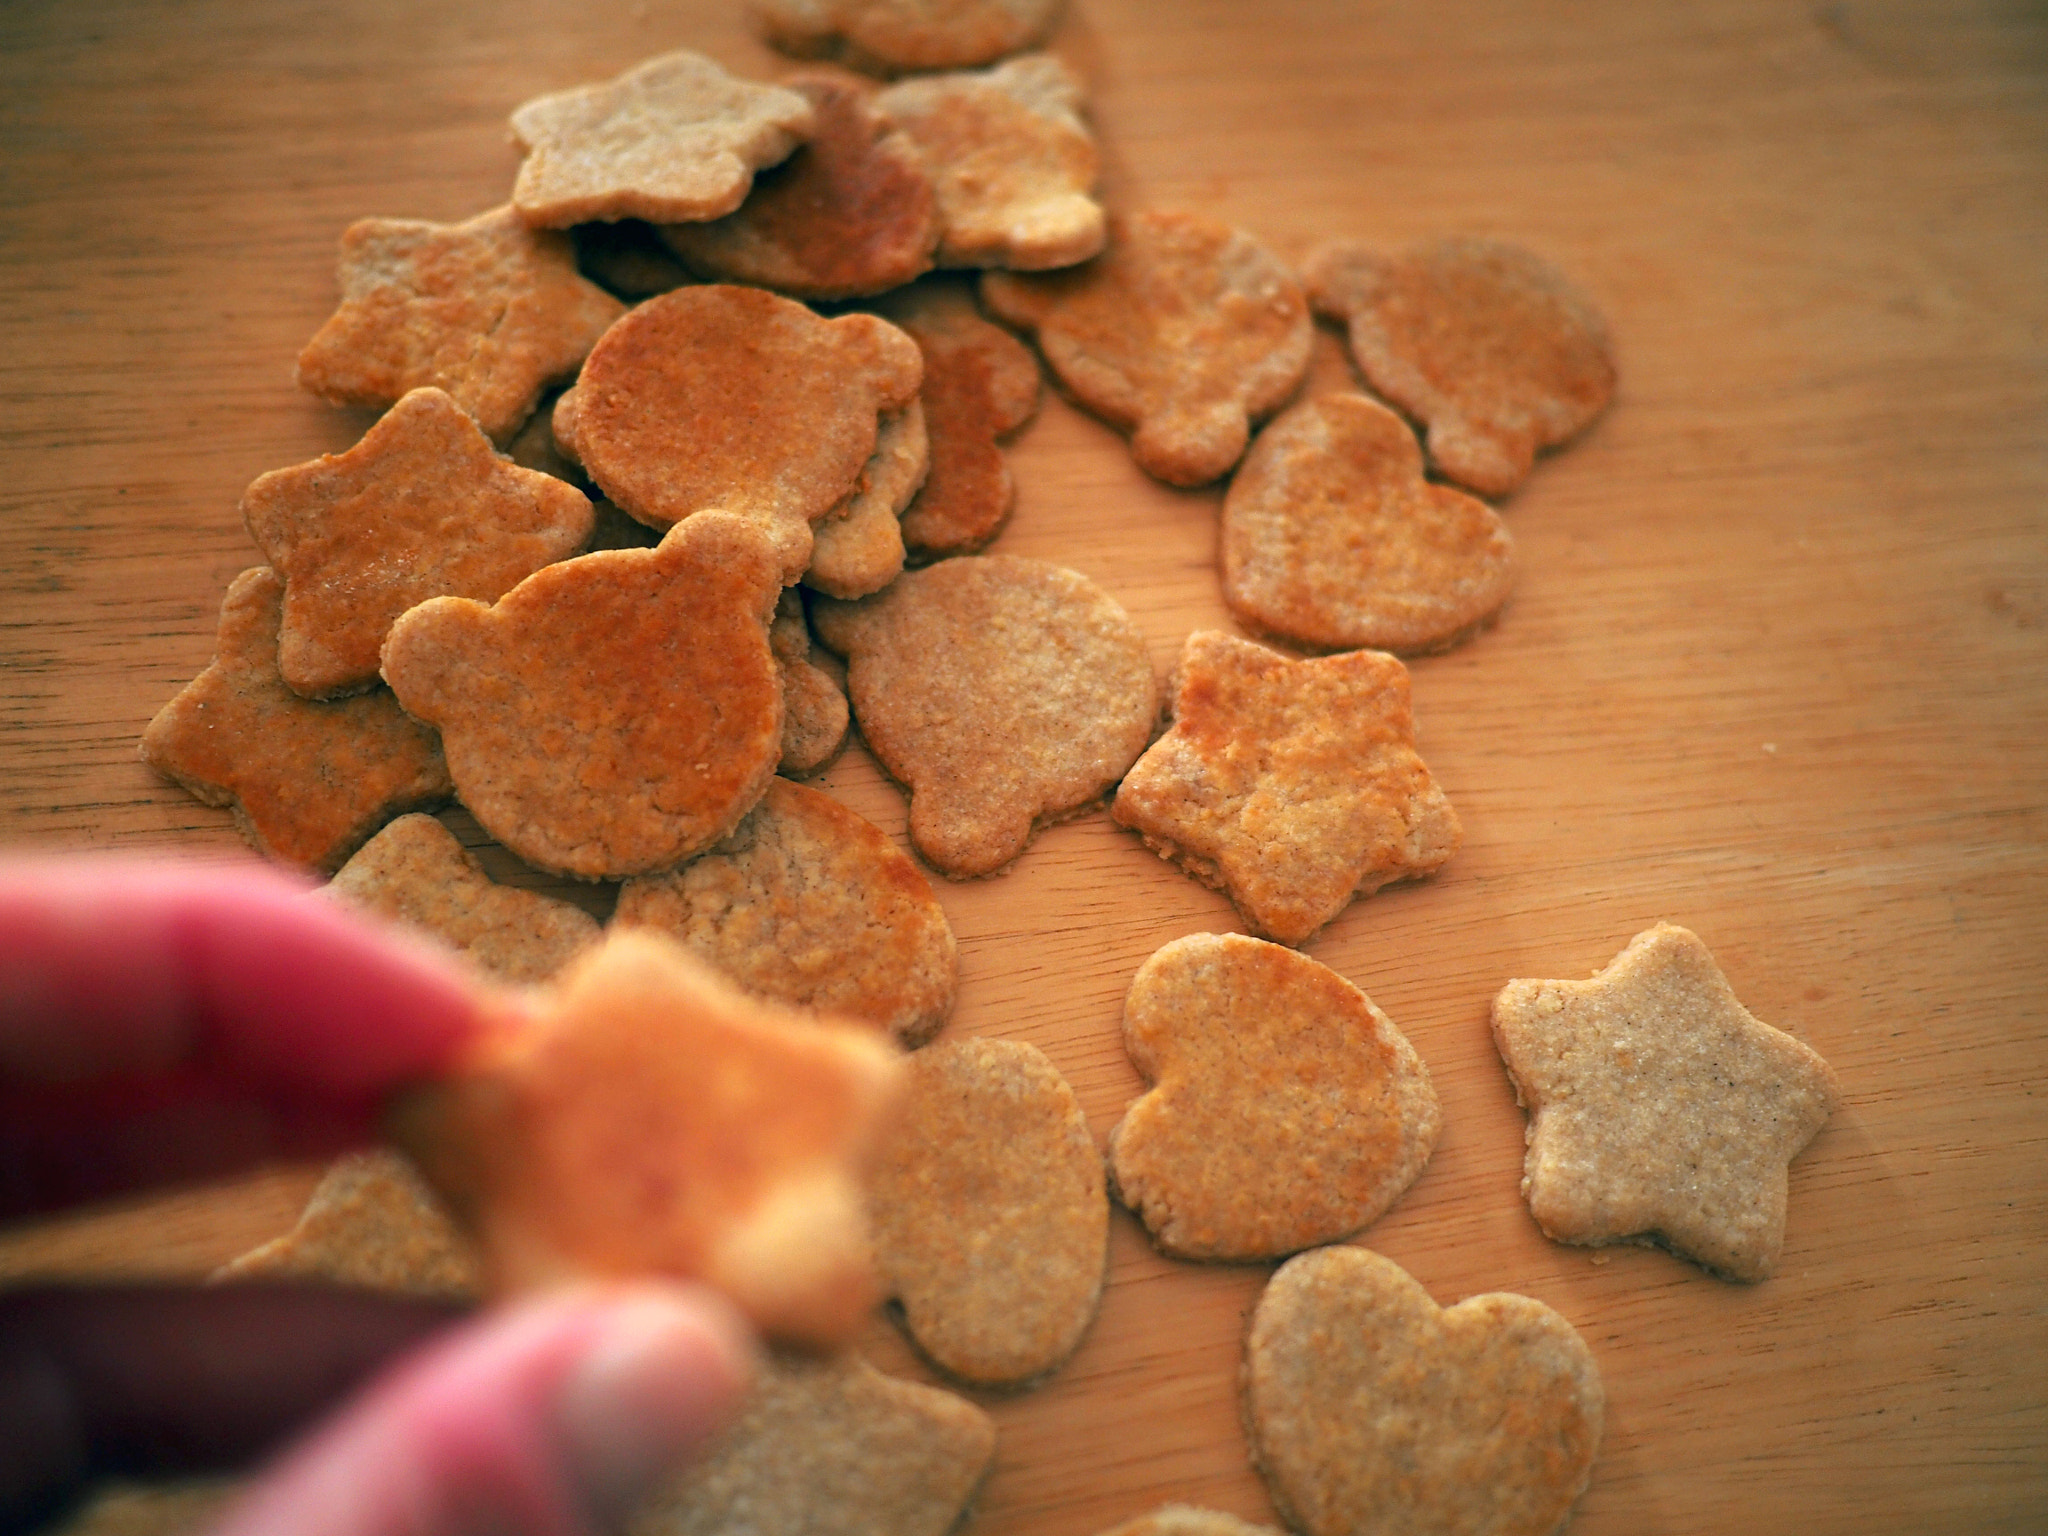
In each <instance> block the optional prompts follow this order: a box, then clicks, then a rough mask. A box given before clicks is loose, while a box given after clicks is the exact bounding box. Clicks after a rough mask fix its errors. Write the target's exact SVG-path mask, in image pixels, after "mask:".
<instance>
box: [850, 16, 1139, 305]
mask: <svg viewBox="0 0 2048 1536" xmlns="http://www.w3.org/2000/svg"><path fill="white" fill-rule="evenodd" d="M876 105H877V106H878V107H880V108H881V110H882V111H883V112H885V113H886V114H887V115H888V116H889V118H890V119H891V120H892V121H894V122H895V123H896V124H897V126H898V127H900V128H901V129H902V130H903V131H904V133H906V134H907V135H909V137H910V139H911V140H912V142H913V143H915V144H916V145H917V147H918V149H919V151H920V152H921V153H922V154H923V156H924V159H925V161H926V163H927V164H928V165H929V166H930V167H931V171H932V175H933V176H934V178H935V179H936V184H937V193H938V209H939V224H940V230H941V233H940V236H939V249H938V264H939V265H940V266H942V267H1009V268H1013V269H1015V270H1018V271H1025V272H1038V271H1044V270H1046V269H1049V268H1053V267H1068V266H1072V265H1073V264H1074V263H1075V262H1077V261H1086V260H1087V259H1088V258H1089V257H1090V256H1093V255H1094V254H1095V253H1096V252H1098V251H1100V250H1101V249H1102V244H1103V241H1104V239H1105V238H1106V235H1107V229H1108V226H1107V225H1106V223H1105V221H1104V218H1103V213H1102V205H1101V204H1100V203H1098V202H1096V201H1095V197H1094V191H1095V176H1096V169H1097V156H1096V151H1095V138H1094V135H1093V134H1091V133H1090V132H1089V130H1088V125H1087V123H1086V122H1084V121H1083V120H1082V117H1081V84H1080V82H1079V81H1078V80H1076V79H1075V78H1074V77H1073V75H1072V74H1071V73H1069V72H1068V70H1067V67H1066V66H1065V65H1064V64H1062V63H1060V61H1059V60H1058V59H1055V58H1053V57H1051V56H1050V55H1048V54H1033V55H1031V56H1030V57H1028V58H1022V59H1012V60H1010V62H1009V63H1007V64H1003V65H999V66H998V67H996V68H995V69H990V70H984V71H978V72H973V71H970V72H963V73H960V74H949V75H932V76H928V77H926V78H923V79H918V80H906V81H903V82H901V83H900V84H897V85H892V86H890V87H889V89H887V90H886V91H884V92H882V93H881V95H880V96H879V97H878V98H877V99H876Z"/></svg>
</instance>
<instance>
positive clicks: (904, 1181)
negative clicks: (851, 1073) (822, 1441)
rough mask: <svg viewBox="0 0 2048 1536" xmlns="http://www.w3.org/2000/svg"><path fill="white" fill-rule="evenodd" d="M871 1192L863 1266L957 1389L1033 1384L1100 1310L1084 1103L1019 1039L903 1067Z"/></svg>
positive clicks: (1102, 1252) (1099, 1200)
mask: <svg viewBox="0 0 2048 1536" xmlns="http://www.w3.org/2000/svg"><path fill="white" fill-rule="evenodd" d="M904 1077H905V1082H906V1086H905V1089H904V1097H903V1107H902V1110H901V1112H900V1114H899V1116H898V1118H897V1121H896V1124H895V1126H894V1128H893V1129H892V1130H891V1131H890V1132H889V1134H887V1135H886V1136H884V1137H883V1139H882V1143H881V1146H880V1148H879V1150H878V1151H877V1153H876V1157H875V1165H874V1172H873V1174H872V1175H871V1176H870V1181H869V1186H868V1187H869V1210H870V1213H871V1215H872V1218H873V1221H874V1229H875V1267H876V1269H877V1271H878V1272H879V1275H880V1279H881V1283H882V1287H883V1289H884V1290H886V1291H888V1292H889V1293H890V1294H891V1295H893V1296H895V1297H896V1298H897V1299H898V1300H899V1301H900V1302H901V1303H902V1305H903V1317H904V1324H905V1326H906V1327H907V1328H908V1329H909V1330H910V1336H911V1337H912V1338H914V1339H915V1340H917V1343H918V1345H919V1347H920V1348H921V1349H923V1350H924V1352H925V1354H926V1355H928V1356H930V1358H931V1359H932V1360H933V1361H934V1362H935V1363H936V1364H938V1365H939V1366H940V1367H941V1368H943V1369H944V1370H947V1371H950V1372H951V1373H952V1374H953V1375H955V1376H958V1377H960V1378H961V1379H963V1380H966V1381H973V1382H982V1383H991V1384H1001V1383H1015V1382H1022V1381H1029V1380H1031V1379H1032V1378H1034V1377H1038V1376H1042V1375H1044V1374H1045V1373H1046V1372H1047V1371H1050V1370H1052V1369H1053V1368H1054V1367H1055V1366H1057V1365H1059V1364H1060V1363H1061V1362H1062V1361H1063V1360H1065V1359H1066V1358H1067V1356H1068V1355H1070V1354H1072V1353H1073V1351H1074V1347H1075V1346H1076V1345H1077V1344H1079V1343H1080V1341H1081V1335H1082V1333H1083V1332H1085V1331H1086V1329H1087V1327H1088V1324H1089V1321H1090V1320H1091V1319H1092V1318H1093V1317H1094V1316H1095V1308H1096V1303H1097V1302H1098V1300H1099V1299H1100V1298H1101V1295H1102V1279H1103V1270H1104V1267H1105V1264H1106V1262H1107V1258H1108V1243H1109V1199H1108V1195H1107V1193H1106V1192H1105V1190H1104V1187H1103V1175H1102V1159H1101V1157H1100V1156H1098V1155H1097V1153H1096V1150H1095V1141H1094V1138H1092V1137H1091V1136H1090V1135H1089V1134H1088V1122H1087V1119H1086V1117H1085V1116H1084V1115H1083V1114H1082V1112H1081V1102H1080V1100H1079V1099H1077V1098H1076V1097H1075V1096H1074V1090H1073V1089H1072V1088H1070V1087H1068V1086H1067V1081H1066V1079H1065V1078H1063V1077H1061V1076H1060V1074H1059V1069H1058V1068H1056V1067H1055V1066H1053V1064H1052V1062H1051V1061H1050V1060H1048V1059H1047V1057H1046V1055H1045V1053H1044V1052H1043V1051H1041V1050H1039V1049H1038V1048H1037V1047H1036V1046H1033V1045H1027V1044H1025V1043H1024V1042H1023V1041H1021V1040H946V1041H940V1042H939V1043H938V1044H936V1045H932V1046H928V1047H926V1048H925V1049H924V1050H922V1051H919V1052H918V1053H917V1054H916V1055H915V1056H912V1057H911V1058H910V1059H909V1060H908V1061H907V1062H906V1063H905V1064H904Z"/></svg>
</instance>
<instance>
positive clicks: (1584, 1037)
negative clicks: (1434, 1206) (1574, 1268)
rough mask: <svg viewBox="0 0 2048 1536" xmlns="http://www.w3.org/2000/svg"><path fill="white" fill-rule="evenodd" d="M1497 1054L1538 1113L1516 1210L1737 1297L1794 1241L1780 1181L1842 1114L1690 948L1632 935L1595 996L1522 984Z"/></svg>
mask: <svg viewBox="0 0 2048 1536" xmlns="http://www.w3.org/2000/svg"><path fill="white" fill-rule="evenodd" d="M1493 1038H1494V1043H1495V1044H1496V1045H1497V1046H1498V1047H1499V1048H1500V1054H1501V1060H1502V1061H1504V1062H1505V1063H1506V1064H1507V1069H1508V1075H1509V1076H1510V1077H1511V1078H1512V1079H1513V1080H1514V1084H1515V1098H1516V1100H1517V1101H1518V1102H1519V1103H1520V1104H1521V1105H1522V1106H1523V1107H1524V1108H1526V1109H1527V1110H1528V1111H1529V1133H1528V1135H1529V1152H1528V1158H1527V1161H1526V1162H1525V1163H1524V1165H1523V1173H1522V1195H1523V1197H1524V1198H1525V1199H1526V1200H1527V1201H1528V1202H1529V1209H1530V1211H1531V1213H1532V1214H1533V1215H1534V1216H1535V1218H1536V1223H1537V1225H1538V1226H1540V1227H1542V1229H1543V1230H1544V1232H1545V1234H1547V1235H1548V1236H1550V1237H1552V1238H1555V1239H1556V1240H1558V1241H1559V1242H1566V1243H1593V1244H1599V1243H1613V1242H1626V1241H1629V1240H1631V1239H1635V1240H1642V1239H1654V1240H1655V1241H1657V1242H1659V1243H1662V1244H1663V1245H1665V1246H1666V1247H1669V1248H1672V1249H1674V1250H1676V1251H1677V1252H1679V1253H1682V1254H1684V1255H1685V1256H1686V1257H1687V1258H1690V1259H1692V1260H1694V1261H1696V1262H1697V1263H1699V1264H1702V1265H1704V1266H1705V1267H1706V1268H1708V1269H1710V1270H1712V1271H1714V1272H1715V1273H1716V1274H1719V1275H1722V1276H1725V1277H1726V1278H1728V1279H1730V1280H1751V1281H1754V1280H1762V1279H1765V1278H1766V1277H1768V1276H1769V1275H1770V1273H1771V1271H1772V1270H1773V1269H1775V1268H1776V1267H1777V1263H1778V1256H1779V1253H1780V1251H1781V1250H1782V1248H1783V1246H1784V1241H1785V1199H1786V1184H1787V1167H1788V1165H1789V1164H1790V1163H1791V1161H1792V1159H1793V1158H1795V1157H1797V1156H1798V1155H1799V1153H1800V1151H1801V1149H1803V1148H1804V1147H1805V1146H1806V1144H1807V1143H1808V1142H1809V1141H1811V1140H1812V1139H1813V1137H1814V1135H1815V1134H1816V1133H1817V1132H1818V1131H1819V1130H1820V1128H1821V1126H1822V1125H1823V1124H1825V1123H1826V1121H1827V1118H1828V1116H1829V1115H1830V1114H1832V1113H1833V1112H1834V1109H1835V1106H1836V1104H1837V1103H1838V1102H1839V1101H1840V1097H1841V1092H1840V1088H1839V1086H1838V1084H1837V1082H1836V1079H1835V1074H1834V1072H1833V1070H1832V1069H1831V1068H1830V1067H1829V1066H1828V1064H1827V1063H1826V1062H1825V1061H1823V1060H1822V1059H1821V1058H1820V1056H1819V1054H1818V1053H1816V1052H1815V1051H1814V1050H1813V1049H1812V1048H1811V1047H1810V1046H1807V1045H1804V1044H1802V1043H1801V1042H1800V1041H1798V1040H1795V1039H1793V1038H1792V1036H1790V1035H1788V1034H1786V1033H1784V1032H1783V1031H1782V1030H1777V1029H1773V1028H1771V1026H1770V1025H1768V1024H1765V1023H1762V1022H1760V1021H1759V1020H1757V1019H1756V1018H1754V1017H1752V1016H1751V1015H1750V1013H1749V1011H1748V1010H1747V1009H1746V1008H1744V1007H1743V1006H1742V1004H1741V1003H1739V1002H1737V1001H1736V999H1735V993H1734V991H1733V989H1731V988H1730V987H1729V985H1728V979H1727V977H1725V976H1723V975H1722V974H1721V968H1720V967H1719V966H1718V965H1716V964H1715V963H1714V957H1713V955H1712V954H1710V953H1709V952H1708V950H1707V946H1706V945H1705V944H1703V943H1702V942H1701V941H1700V938H1699V936H1698V935H1697V934H1694V933H1691V932H1689V931H1687V930H1686V929H1684V928H1679V927H1676V926H1674V925H1672V924H1670V923H1659V924H1658V925H1657V926H1656V927H1654V928H1651V929H1648V930H1647V931H1645V932H1643V933H1639V934H1637V935H1636V936H1635V938H1634V939H1632V940H1631V941H1630V942H1629V945H1628V947H1627V948H1626V949H1624V950H1623V951H1622V952H1621V953H1620V954H1619V955H1617V956H1615V958H1614V959H1613V960H1612V961H1611V962H1609V964H1608V965H1607V968H1606V969H1605V970H1603V971H1600V972H1599V973H1598V974H1596V975H1595V976H1594V977H1593V979H1592V980H1590V981H1511V982H1509V983H1508V984H1507V985H1506V986H1505V987H1503V988H1502V989H1501V991H1500V995H1499V996H1497V997H1496V998H1495V999H1494V1000H1493Z"/></svg>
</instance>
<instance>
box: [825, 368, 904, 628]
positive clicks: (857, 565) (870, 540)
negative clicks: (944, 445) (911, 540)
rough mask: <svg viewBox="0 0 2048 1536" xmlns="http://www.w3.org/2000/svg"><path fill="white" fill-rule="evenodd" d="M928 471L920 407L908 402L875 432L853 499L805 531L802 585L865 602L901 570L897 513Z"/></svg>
mask: <svg viewBox="0 0 2048 1536" xmlns="http://www.w3.org/2000/svg"><path fill="white" fill-rule="evenodd" d="M930 466H931V435H930V433H929V432H927V431H926V429H925V421H924V406H923V405H922V404H921V403H919V402H918V401H916V400H912V401H911V402H910V404H908V405H906V406H905V407H904V408H903V409H902V410H900V411H895V412H892V413H891V414H889V415H887V416H884V417H883V418H882V419H881V420H880V421H879V422H878V423H876V426H875V451H874V455H873V456H872V457H871V458H870V459H869V460H868V462H867V468H865V469H863V470H862V471H861V473H860V481H859V483H858V484H857V485H856V487H855V489H854V493H853V495H851V496H850V497H848V498H847V499H846V500H845V501H844V502H842V503H841V504H840V505H839V506H837V507H835V508H834V509H833V510H832V511H830V512H828V513H826V514H825V515H824V516H823V517H821V518H819V519H818V520H817V522H815V523H813V524H812V525H811V563H810V565H809V567H808V568H807V569H806V570H805V571H804V585H805V586H807V587H809V588H811V589H812V590H813V591H815V592H822V593H824V594H825V595H826V596H827V597H848V598H851V597H866V596H867V595H868V594H869V593H870V592H879V591H881V590H882V588H884V587H886V586H887V585H889V583H890V582H892V581H894V580H895V579H896V576H897V573H898V572H900V571H901V570H902V569H903V554H904V550H903V509H904V508H905V507H907V506H909V505H910V502H911V498H912V497H914V496H916V495H917V488H918V487H919V486H921V485H923V484H924V477H925V474H926V472H927V470H929V468H930Z"/></svg>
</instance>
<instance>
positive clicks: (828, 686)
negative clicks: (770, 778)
mask: <svg viewBox="0 0 2048 1536" xmlns="http://www.w3.org/2000/svg"><path fill="white" fill-rule="evenodd" d="M768 644H769V647H770V649H772V650H773V651H774V652H775V667H776V670H777V671H778V672H780V673H781V674H782V762H781V765H780V766H779V768H778V769H777V772H780V773H785V774H806V773H815V772H816V771H817V770H818V769H820V768H822V767H824V766H825V765H826V764H827V763H829V762H831V761H832V759H833V758H834V757H836V756H838V754H839V749H840V748H841V747H842V746H844V745H845V744H846V728H847V726H848V725H849V724H851V723H852V720H853V715H852V712H851V711H849V710H848V709H847V707H846V694H845V693H844V692H843V691H842V690H841V689H840V687H839V684H838V683H837V682H835V681H833V679H832V677H831V675H830V674H829V673H827V672H826V671H825V670H824V668H822V667H819V666H816V665H815V664H813V663H812V661H811V625H810V621H809V620H808V619H806V618H805V617H804V599H803V594H802V593H800V592H798V591H797V590H796V589H795V588H794V587H792V588H789V589H787V590H785V591H784V592H783V594H782V596H781V598H780V599H779V600H778V601H777V602H776V605H775V622H774V623H773V624H771V625H769V626H768Z"/></svg>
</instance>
